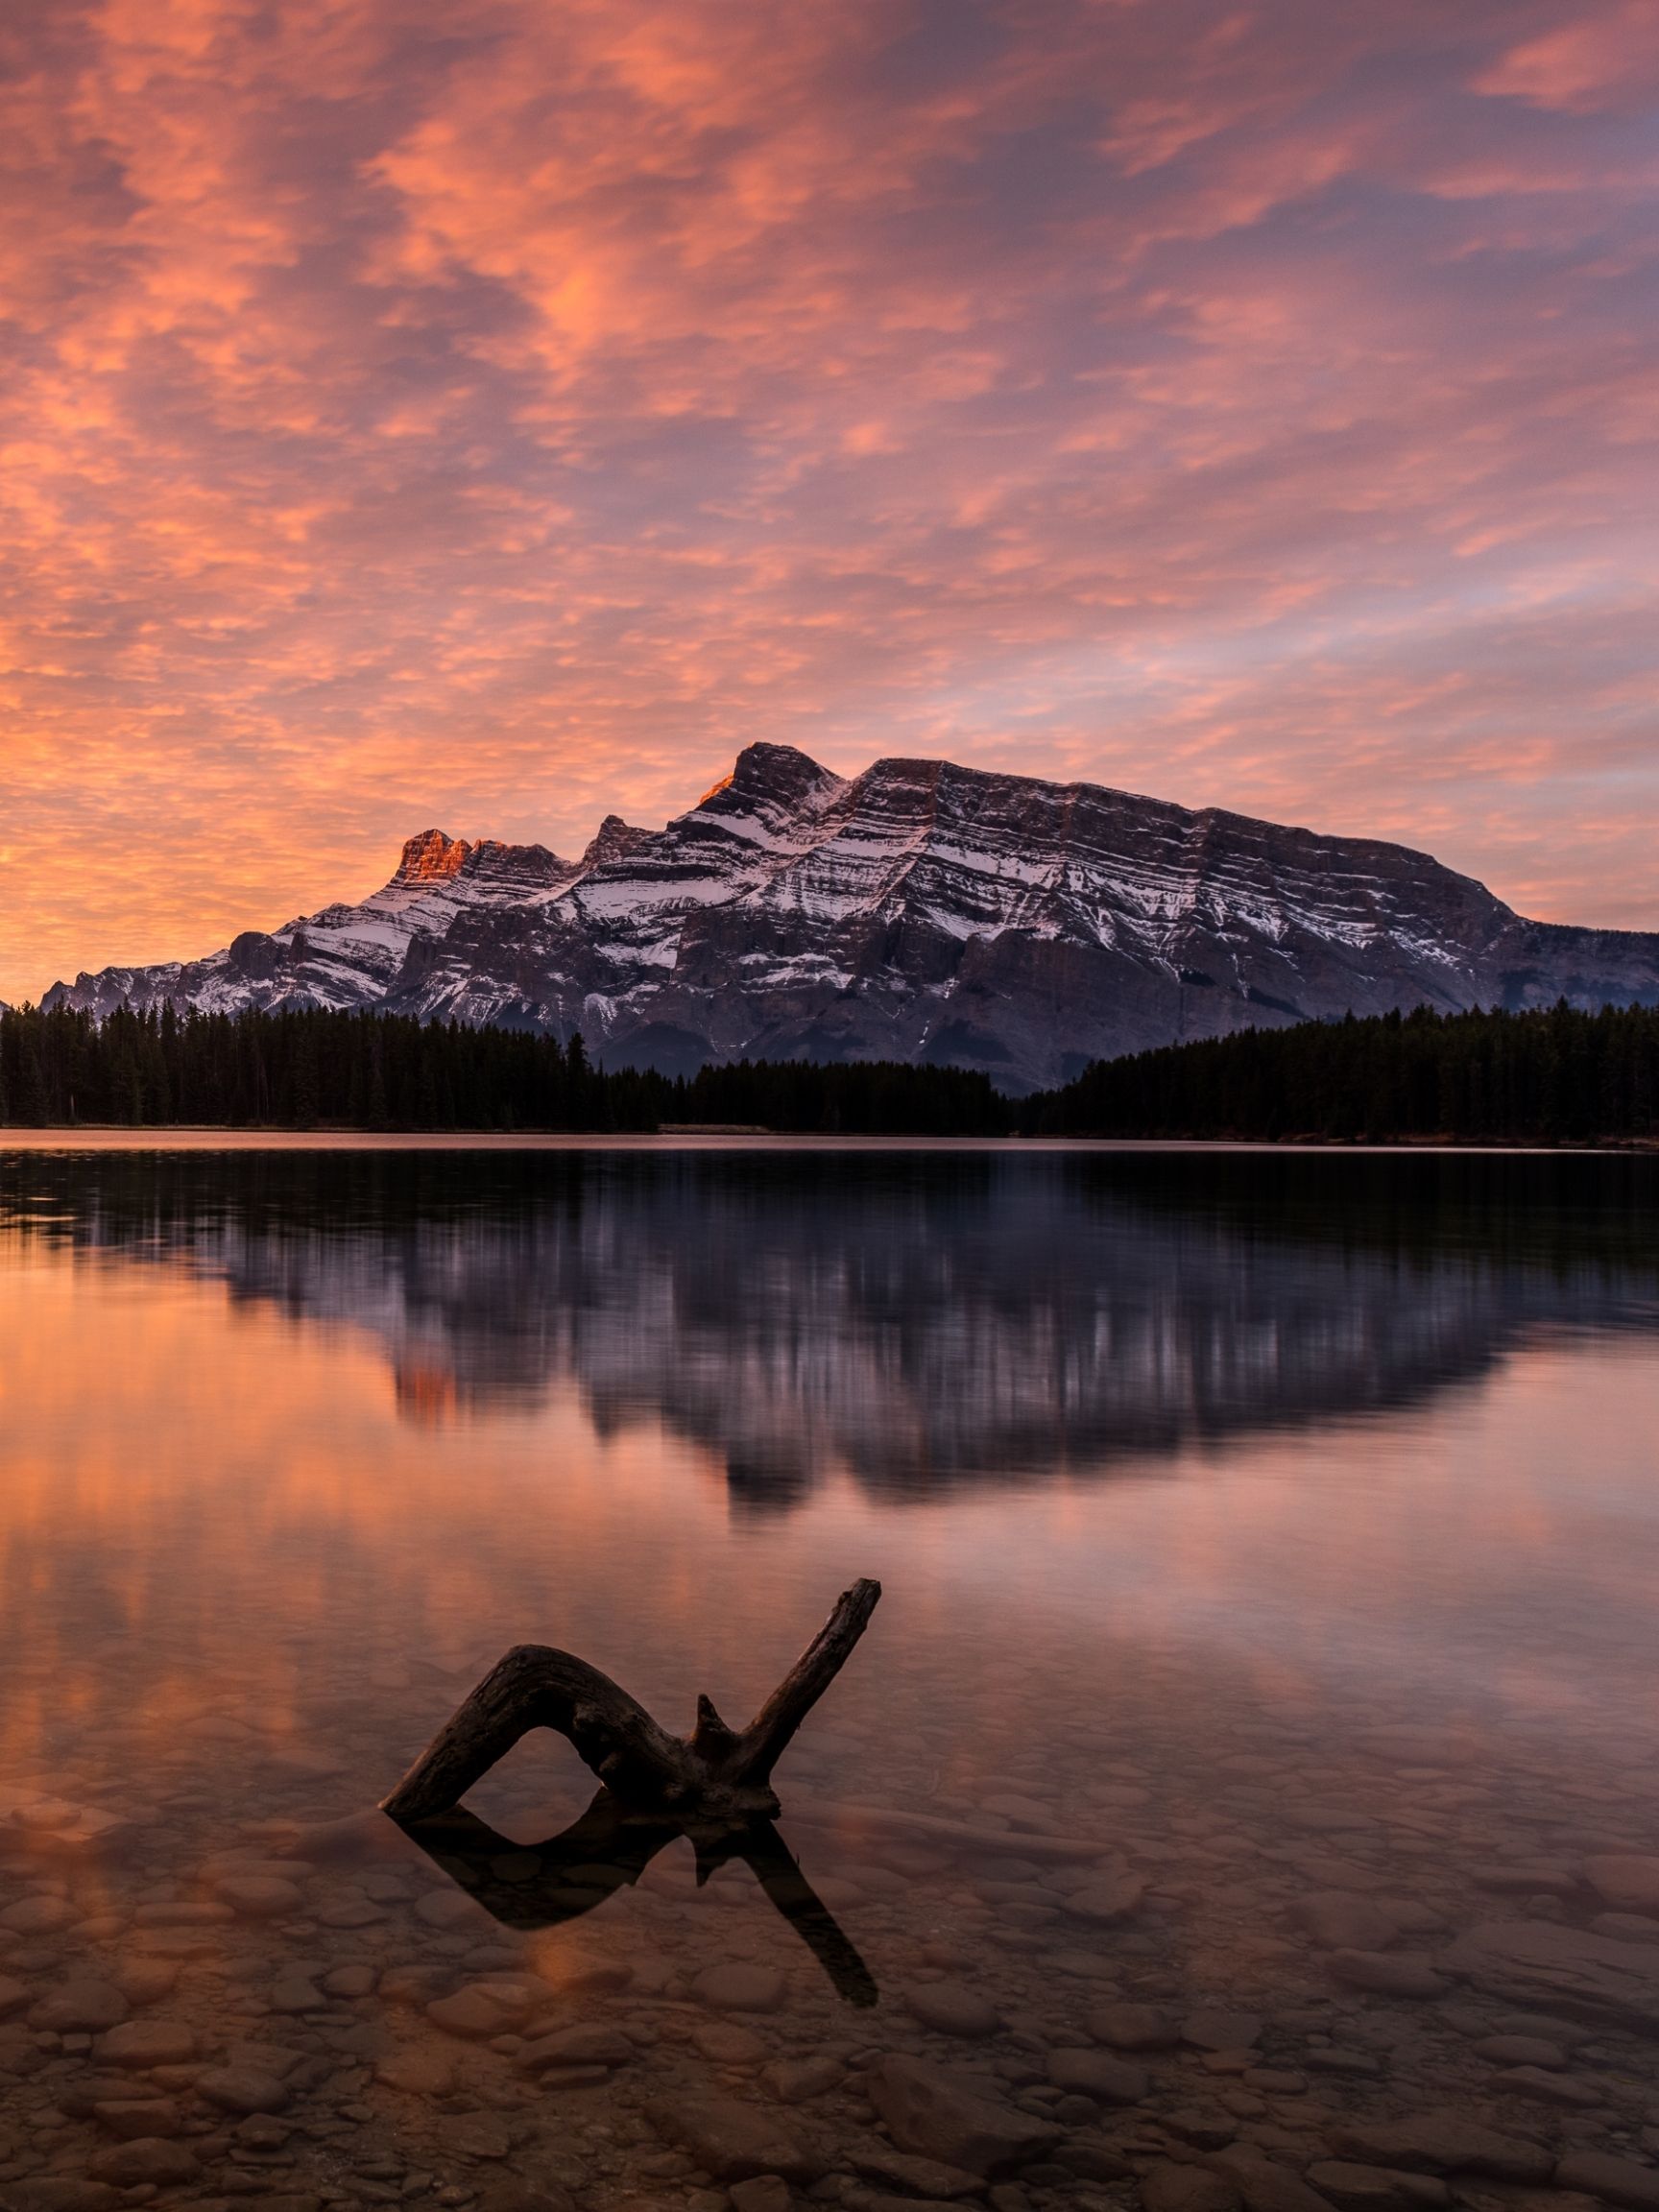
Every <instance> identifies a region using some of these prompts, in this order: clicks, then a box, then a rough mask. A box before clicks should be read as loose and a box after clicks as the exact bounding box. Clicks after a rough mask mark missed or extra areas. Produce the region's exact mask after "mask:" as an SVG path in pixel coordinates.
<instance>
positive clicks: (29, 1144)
mask: <svg viewBox="0 0 1659 2212" xmlns="http://www.w3.org/2000/svg"><path fill="white" fill-rule="evenodd" d="M6 1152H773V1153H779V1152H991V1153H1017V1154H1022V1155H1032V1154H1039V1153H1041V1154H1053V1153H1063V1152H1158V1153H1164V1152H1260V1153H1264V1154H1265V1153H1270V1154H1275V1155H1283V1154H1285V1153H1319V1154H1327V1153H1335V1154H1341V1155H1348V1156H1352V1155H1358V1154H1365V1155H1377V1154H1380V1153H1409V1154H1412V1155H1418V1154H1435V1153H1455V1154H1457V1155H1459V1156H1461V1157H1467V1156H1469V1155H1471V1154H1480V1155H1484V1156H1490V1157H1492V1158H1510V1157H1516V1156H1521V1155H1526V1156H1529V1157H1534V1156H1535V1157H1548V1158H1556V1157H1559V1156H1561V1155H1564V1154H1565V1155H1575V1156H1582V1157H1595V1158H1606V1159H1627V1158H1628V1157H1629V1156H1630V1154H1631V1153H1633V1152H1638V1153H1645V1154H1652V1153H1656V1152H1659V1143H1655V1142H1626V1143H1616V1144H1571V1143H1570V1144H1537V1143H1513V1144H1490V1143H1487V1144H1475V1143H1456V1142H1451V1141H1448V1140H1438V1139H1430V1140H1424V1139H1414V1138H1407V1139H1403V1140H1401V1141H1399V1142H1394V1143H1346V1142H1333V1141H1330V1140H1327V1139H1324V1138H1283V1139H1279V1140H1276V1141H1275V1140H1268V1139H1265V1138H1199V1137H926V1136H886V1137H880V1136H831V1135H823V1134H818V1133H816V1132H814V1133H804V1134H792V1133H789V1132H787V1131H774V1130H765V1131H762V1130H753V1131H745V1132H742V1133H739V1132H737V1131H733V1130H694V1129H684V1128H682V1129H675V1130H665V1131H663V1132H661V1133H660V1134H652V1133H641V1132H637V1131H615V1132H613V1131H605V1130H587V1131H584V1130H564V1129H559V1130H551V1129H550V1130H540V1131H538V1130H531V1129H521V1130H512V1131H502V1130H466V1129H404V1130H378V1129H220V1128H189V1127H183V1126H180V1127H174V1128H154V1129H136V1128H132V1127H131V1126H128V1125H126V1124H118V1123H111V1124H107V1125H104V1126H97V1125H92V1126H88V1127H81V1128H67V1129H19V1128H7V1127H4V1126H0V1153H6Z"/></svg>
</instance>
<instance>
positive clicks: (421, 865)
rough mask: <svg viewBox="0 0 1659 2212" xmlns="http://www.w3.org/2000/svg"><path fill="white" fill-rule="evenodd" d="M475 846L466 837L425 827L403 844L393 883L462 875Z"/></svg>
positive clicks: (423, 881) (438, 881)
mask: <svg viewBox="0 0 1659 2212" xmlns="http://www.w3.org/2000/svg"><path fill="white" fill-rule="evenodd" d="M471 851H472V847H471V846H470V845H469V844H468V842H467V840H466V838H464V837H446V836H445V834H444V832H443V830H442V829H422V830H421V834H420V836H419V837H411V838H409V839H408V840H407V842H406V843H405V845H404V847H403V855H402V858H401V859H400V860H399V861H398V863H397V874H396V875H395V876H394V877H393V878H392V880H393V882H394V883H445V882H447V881H448V880H449V879H450V878H452V877H455V876H459V875H460V873H461V871H462V869H463V868H464V867H465V866H466V865H467V860H468V856H469V854H470V853H471Z"/></svg>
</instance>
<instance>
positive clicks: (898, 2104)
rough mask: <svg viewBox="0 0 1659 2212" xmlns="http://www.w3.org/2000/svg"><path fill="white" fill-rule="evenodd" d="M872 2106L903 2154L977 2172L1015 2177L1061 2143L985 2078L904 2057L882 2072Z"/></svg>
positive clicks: (874, 2082)
mask: <svg viewBox="0 0 1659 2212" xmlns="http://www.w3.org/2000/svg"><path fill="white" fill-rule="evenodd" d="M870 2101H871V2103H872V2104H874V2105H875V2107H876V2109H877V2111H878V2113H879V2114H880V2116H881V2118H882V2119H883V2120H884V2121H885V2122H886V2123H887V2126H888V2128H889V2130H890V2131H891V2133H892V2136H893V2140H894V2142H895V2143H897V2144H899V2145H900V2147H901V2148H902V2149H903V2150H905V2151H916V2152H920V2153H921V2154H922V2156H923V2157H925V2158H937V2159H939V2160H941V2161H942V2162H943V2163H944V2164H945V2165H947V2166H961V2167H965V2168H966V2169H967V2171H968V2172H969V2173H971V2174H983V2175H997V2174H1002V2173H1007V2172H1011V2171H1013V2170H1014V2169H1015V2168H1017V2167H1020V2166H1023V2165H1026V2164H1028V2163H1029V2162H1030V2161H1031V2160H1032V2159H1034V2158H1041V2157H1042V2156H1043V2155H1044V2154H1045V2153H1046V2152H1049V2151H1052V2150H1053V2149H1054V2148H1055V2146H1056V2145H1057V2144H1058V2143H1059V2141H1060V2139H1061V2130H1060V2129H1059V2128H1050V2127H1047V2126H1046V2125H1045V2123H1044V2122H1042V2121H1040V2120H1033V2119H1032V2118H1031V2117H1030V2115H1029V2114H1027V2113H1024V2112H1019V2111H1016V2110H1015V2108H1014V2107H1013V2105H1011V2104H1004V2103H1003V2102H1002V2100H1001V2099H1000V2098H999V2097H998V2095H997V2093H996V2085H995V2084H994V2083H993V2082H992V2081H990V2080H987V2079H986V2078H985V2077H984V2076H983V2075H979V2074H968V2073H963V2072H961V2071H959V2070H958V2069H957V2068H955V2067H948V2066H932V2065H929V2064H927V2063H926V2061H925V2060H924V2059H921V2058H908V2057H903V2056H900V2055H899V2054H897V2053H892V2052H890V2053H889V2054H888V2055H887V2056H886V2057H884V2058H883V2059H882V2060H881V2062H880V2064H879V2065H878V2067H877V2069H876V2071H875V2074H874V2075H873V2077H872V2079H871V2083H870Z"/></svg>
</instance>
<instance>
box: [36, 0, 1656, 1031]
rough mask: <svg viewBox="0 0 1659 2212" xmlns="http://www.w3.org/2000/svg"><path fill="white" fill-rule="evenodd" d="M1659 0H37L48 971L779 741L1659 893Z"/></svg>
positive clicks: (39, 629)
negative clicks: (1079, 782) (1113, 789)
mask: <svg viewBox="0 0 1659 2212" xmlns="http://www.w3.org/2000/svg"><path fill="white" fill-rule="evenodd" d="M1656 116H1659V0H1456V5H1455V6H1448V5H1447V4H1446V0H1369V4H1368V5H1366V6H1365V7H1363V8H1352V7H1333V6H1332V5H1331V4H1330V0H1263V4H1260V5H1243V6H1238V7H1232V6H1229V5H1227V4H1226V0H1217V4H1201V0H836V4H835V5H834V6H831V7H810V6H807V7H804V6H802V5H800V4H799V0H787V4H786V0H666V4H657V0H445V5H444V6H442V7H432V6H428V5H423V4H421V0H105V4H103V5H95V6H94V5H82V4H80V0H11V5H10V6H9V7H8V9H7V11H6V17H5V25H4V28H0V172H3V174H0V227H3V228H0V330H3V337H0V346H3V349H4V350H3V366H4V374H3V375H0V443H3V448H4V451H3V461H0V504H3V506H4V527H3V529H0V996H4V997H9V998H15V997H18V996H21V995H23V994H35V993H37V992H38V991H39V990H40V989H41V988H42V987H43V986H44V985H45V984H46V983H47V982H49V981H50V980H52V978H53V977H54V976H55V975H58V974H65V973H73V972H74V971H75V970H76V969H78V968H81V967H92V966H98V965H102V964H103V963H105V962H107V961H110V960H116V959H120V960H130V959H151V958H156V957H160V956H164V955H168V954H173V953H179V952H191V951H201V950H207V949H209V948H210V947H213V946H216V945H218V944H221V943H223V942H224V941H225V939H226V938H227V937H228V935H230V934H231V933H233V931H234V930H236V929H238V928H241V927H244V926H250V925H255V926H274V925H276V924H277V923H279V922H281V921H283V920H285V919H287V918H288V917H289V916H290V915H292V914H294V913H297V912H299V911H301V910H302V909H304V908H306V907H308V906H315V905H318V904H321V903H323V902H325V901H326V900H328V899H329V898H331V897H334V896H336V895H341V894H348V895H353V894H359V893H361V892H363V891H366V890H368V889H369V888H370V887H372V886H373V884H374V883H376V882H378V881H379V880H381V879H383V878H384V877H385V876H386V874H387V873H388V872H389V869H390V865H391V862H392V858H393V856H394V854H395V852H396V848H397V844H398V842H399V841H400V840H401V839H402V838H403V837H404V836H405V835H407V834H408V833H409V832H410V831H412V830H415V829H422V828H425V827H427V826H428V825H431V824H436V825H439V826H441V827H443V828H445V829H448V830H450V831H451V832H453V833H456V834H461V835H477V834H480V833H483V834H492V835H497V836H507V837H524V838H530V837H535V838H540V839H541V840H542V841H544V842H546V843H549V844H552V845H554V846H555V847H556V848H558V849H560V850H566V851H567V850H571V849H579V848H580V846H581V845H582V843H584V842H585V841H586V839H587V838H588V836H589V834H590V833H591V831H592V829H593V828H594V827H595V825H596V823H597V821H598V819H599V817H600V816H601V815H602V814H603V813H605V812H606V811H608V810H610V809H612V808H615V809H617V810H618V811H621V812H623V813H625V814H627V815H628V816H629V817H630V818H631V819H634V820H637V821H642V822H661V821H662V820H663V819H665V818H666V817H667V816H668V815H670V814H673V813H677V812H680V811H682V810H683V809H684V808H685V806H686V805H690V804H691V803H692V802H693V801H694V800H695V799H696V797H697V796H698V794H699V793H700V792H701V791H702V790H703V789H704V788H705V787H706V786H707V785H708V784H709V782H711V781H713V780H714V779H715V778H716V777H717V776H719V775H720V774H722V773H723V772H724V769H725V767H726V766H727V764H728V763H729V760H730V757H731V756H732V754H733V752H734V751H735V750H736V749H737V748H738V747H739V746H741V745H742V744H744V743H746V742H747V741H749V740H750V739H752V738H756V737H765V738H770V739H774V740H781V741H784V742H788V743H793V744H798V745H801V746H803V747H805V749H806V750H808V751H810V752H812V753H813V754H814V755H816V756H817V757H820V758H822V759H824V760H826V761H828V762H829V763H830V764H831V765H833V766H835V767H837V768H841V769H853V768H857V767H859V766H862V765H863V764H864V763H865V762H866V761H868V760H869V759H871V758H873V757H876V756H877V755H878V754H880V753H883V752H886V753H893V752H900V753H912V754H926V755H932V756H945V757H951V758H954V759H957V760H961V761H965V762H968V763H971V764H974V765H979V766H984V767H994V768H1008V769H1018V770H1022V771H1024V772H1028V773H1032V774H1038V775H1045V776H1055V777H1063V778H1085V779H1089V780H1093V781H1101V782H1108V783H1116V784H1120V785H1125V786H1127V787H1129V788H1132V789H1136V790H1142V791H1148V792H1153V793H1156V794H1158V795H1160V796H1162V797H1166V798H1171V799H1176V800H1180V801H1183V802H1185V803H1187V804H1189V805H1225V806H1232V807H1236V808H1239V809H1242V810H1246V811H1249V812H1254V813H1261V814H1265V815H1269V816H1272V817H1275V818H1278V819H1282V820H1291V821H1296V822H1303V823H1310V824H1312V825H1315V826H1317V827H1320V828H1325V829H1341V830H1352V831H1356V832H1369V833H1373V834H1381V835H1387V836H1392V837H1397V838H1400V839H1402V840H1405V841H1407V842H1408V843H1412V844H1416V845H1422V846H1426V847H1428V848H1429V849H1430V850H1431V851H1433V852H1435V853H1437V854H1439V855H1440V856H1441V857H1442V858H1443V859H1445V860H1447V861H1449V862H1451V863H1452V864H1453V865H1454V866H1456V867H1459V868H1462V869H1464V870H1466V871H1468V872H1469V873H1471V874H1475V875H1479V876H1480V877H1481V878H1484V879H1485V880H1487V881H1488V882H1490V883H1491V884H1492V885H1493V887H1494V888H1495V889H1497V890H1498V891H1499V892H1500V893H1501V894H1502V895H1503V896H1504V897H1506V898H1508V899H1509V900H1510V901H1511V902H1513V903H1515V904H1517V905H1518V906H1520V907H1521V908H1523V909H1524V910H1526V911H1529V912H1532V913H1535V914H1541V915H1545V916H1548V917H1551V918H1553V919H1558V920H1573V921H1581V922H1600V923H1607V924H1626V925H1631V926H1647V927H1654V926H1659V883H1656V881H1655V874H1654V861H1653V855H1654V851H1655V832H1656V830H1659V682H1656V671H1659V608H1656V604H1655V602H1656V592H1655V584H1656V580H1659V465H1656V462H1655V442H1656V438H1659V369H1656V361H1655V339H1656V337H1659V287H1656V284H1655V265H1656V261H1659V224H1656V221H1655V217H1656V214H1659V122H1656Z"/></svg>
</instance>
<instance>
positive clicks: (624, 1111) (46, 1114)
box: [0, 1007, 1012, 1137]
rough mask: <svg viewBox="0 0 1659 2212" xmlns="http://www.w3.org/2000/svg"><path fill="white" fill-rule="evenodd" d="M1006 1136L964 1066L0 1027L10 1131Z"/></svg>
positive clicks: (87, 1024)
mask: <svg viewBox="0 0 1659 2212" xmlns="http://www.w3.org/2000/svg"><path fill="white" fill-rule="evenodd" d="M709 1122H715V1123H738V1124H741V1125H743V1126H746V1127H756V1126H759V1127H764V1128H766V1129H776V1130H782V1131H790V1132H804V1131H823V1132H827V1133H836V1132H846V1133H849V1134H875V1133H880V1132H890V1133H901V1134H924V1135H930V1136H941V1135H942V1136H964V1137H978V1136H999V1135H1004V1134H1006V1133H1007V1132H1008V1131H1009V1129H1010V1128H1011V1127H1012V1109H1011V1107H1010V1105H1009V1103H1008V1101H1007V1100H1005V1099H1003V1098H1002V1097H1000V1096H999V1095H998V1093H997V1092H996V1091H995V1090H994V1089H993V1088H992V1086H991V1083H990V1081H989V1079H988V1078H987V1077H985V1076H983V1075H976V1074H972V1073H968V1072H965V1071H964V1070H960V1069H955V1068H911V1067H907V1066H904V1065H903V1064H902V1063H897V1062H886V1061H876V1062H857V1063H854V1064H851V1065H848V1066H845V1067H821V1066H816V1065H813V1064H811V1063H806V1062H797V1061H787V1062H773V1063H768V1062H764V1061H757V1062H751V1061H741V1062H738V1063H736V1064H735V1065H733V1066H728V1067H720V1068H705V1069H704V1070H702V1072H701V1073H700V1074H698V1075H696V1076H694V1077H691V1078H690V1079H689V1080H687V1079H686V1078H684V1077H677V1078H670V1077H667V1076H663V1075H658V1074H654V1073H651V1072H648V1071H647V1072H637V1071H636V1070H632V1069H619V1070H613V1071H610V1072H606V1071H604V1070H601V1069H599V1068H597V1067H596V1066H595V1065H594V1064H593V1062H592V1061H591V1060H590V1059H589V1055H588V1052H587V1050H586V1048H585V1046H584V1045H583V1041H582V1039H581V1038H580V1037H573V1038H571V1039H570V1041H569V1042H568V1043H567V1044H561V1043H560V1042H559V1040H558V1039H557V1038H554V1037H545V1036H540V1035H537V1034H535V1033H533V1032H530V1031H526V1030H516V1029H469V1028H463V1027H461V1026H459V1025H457V1024H451V1023H446V1022H432V1023H429V1024H425V1025H422V1024H421V1022H415V1021H410V1020H407V1019H404V1018H403V1017H400V1016H393V1015H381V1014H350V1013H329V1012H319V1011H311V1010H304V1011H292V1012H283V1013H274V1014H258V1013H246V1014H233V1015H232V1014H198V1013H194V1012H192V1013H187V1014H183V1015H180V1014H178V1013H176V1012H175V1011H174V1010H173V1009H172V1008H171V1007H163V1008H162V1009H161V1010H159V1011H158V1012H153V1013H143V1014H133V1013H129V1012H127V1011H125V1010H122V1011H118V1012H116V1013H113V1014H111V1015H109V1016H108V1019H107V1020H106V1021H104V1022H102V1023H100V1022H95V1021H94V1020H93V1018H92V1017H91V1016H90V1015H88V1014H81V1013H76V1012H73V1011H70V1010H67V1009H62V1008H59V1009H55V1010H54V1011H52V1012H50V1013H44V1012H41V1011H39V1010H38V1009H36V1008H32V1007H23V1008H21V1009H17V1010H12V1011H9V1012H7V1013H5V1014H0V1125H5V1124H11V1125H12V1126H16V1127H24V1128H30V1127H34V1128H43V1127H44V1128H73V1127H76V1126H90V1125H100V1124H106V1125H107V1124H114V1125H116V1126H119V1127H127V1128H163V1127H169V1126H174V1127H190V1128H198V1127H205V1128H225V1129H329V1128H336V1129H371V1130H373V1129H384V1130H413V1129H431V1130H444V1129H459V1130H467V1129H476V1130H499V1131H511V1130H589V1131H596V1132H602V1131H606V1130H614V1131H626V1130H637V1131H651V1130H656V1129H660V1128H662V1127H664V1126H668V1127H673V1126H675V1125H678V1124H685V1123H690V1124H699V1123H709Z"/></svg>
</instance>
